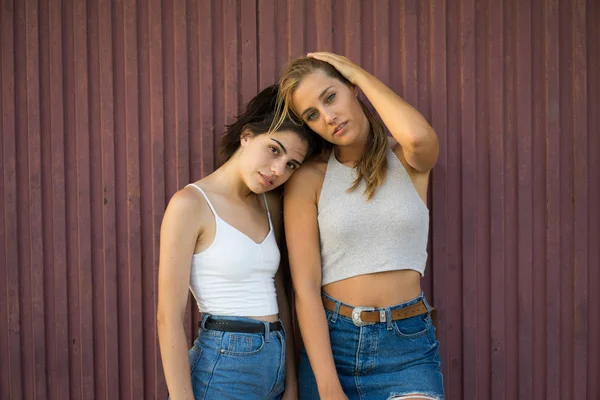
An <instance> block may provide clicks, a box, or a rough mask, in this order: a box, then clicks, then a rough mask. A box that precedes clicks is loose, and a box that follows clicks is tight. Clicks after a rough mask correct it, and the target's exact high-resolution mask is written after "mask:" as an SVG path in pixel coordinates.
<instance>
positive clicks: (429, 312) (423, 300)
mask: <svg viewBox="0 0 600 400" xmlns="http://www.w3.org/2000/svg"><path fill="white" fill-rule="evenodd" d="M421 301H422V302H423V304H424V305H425V308H426V309H427V314H428V315H431V307H429V303H428V302H427V299H426V298H425V294H424V293H423V292H421Z"/></svg>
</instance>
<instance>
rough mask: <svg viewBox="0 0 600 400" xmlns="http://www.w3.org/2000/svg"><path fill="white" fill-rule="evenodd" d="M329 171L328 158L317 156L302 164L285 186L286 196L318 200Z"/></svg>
mask: <svg viewBox="0 0 600 400" xmlns="http://www.w3.org/2000/svg"><path fill="white" fill-rule="evenodd" d="M326 171H327V158H325V157H323V156H315V157H313V158H311V159H310V160H308V161H307V162H305V163H304V164H302V166H301V167H300V168H298V170H297V171H296V172H294V174H293V175H292V177H291V178H290V179H289V180H288V181H287V183H286V184H285V196H289V195H293V196H295V195H300V194H302V195H303V197H304V196H307V195H308V196H310V197H313V196H314V199H315V200H316V199H318V197H319V194H320V192H321V187H322V186H323V180H324V179H325V172H326Z"/></svg>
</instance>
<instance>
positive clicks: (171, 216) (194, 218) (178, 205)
mask: <svg viewBox="0 0 600 400" xmlns="http://www.w3.org/2000/svg"><path fill="white" fill-rule="evenodd" d="M209 216H212V211H211V210H210V207H209V205H208V203H207V202H206V200H205V199H204V196H202V193H200V191H199V190H198V189H196V188H193V187H190V186H186V187H184V188H183V189H180V190H178V191H177V192H175V194H174V195H173V196H172V197H171V199H170V200H169V204H168V205H167V210H166V211H165V216H164V219H163V225H164V224H165V223H168V225H169V226H186V228H188V229H194V230H200V229H201V228H202V226H203V224H204V221H206V218H207V217H209Z"/></svg>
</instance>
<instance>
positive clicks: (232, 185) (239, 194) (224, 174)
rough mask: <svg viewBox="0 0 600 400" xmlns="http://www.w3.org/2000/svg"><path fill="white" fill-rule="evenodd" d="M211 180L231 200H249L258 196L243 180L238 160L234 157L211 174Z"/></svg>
mask: <svg viewBox="0 0 600 400" xmlns="http://www.w3.org/2000/svg"><path fill="white" fill-rule="evenodd" d="M211 178H212V179H211V180H213V181H214V182H213V184H214V185H215V187H217V188H218V189H219V191H220V192H221V193H223V194H224V195H226V196H227V197H231V198H239V199H243V200H245V199H247V198H248V197H250V196H254V195H256V194H255V193H254V192H252V191H251V190H250V189H249V188H248V186H247V185H246V183H245V182H244V181H243V180H242V174H241V172H240V165H239V161H238V158H237V157H236V156H235V155H234V156H233V157H231V158H230V159H229V160H227V161H226V162H225V164H223V165H221V166H220V167H219V168H217V170H216V171H215V172H213V173H212V174H211Z"/></svg>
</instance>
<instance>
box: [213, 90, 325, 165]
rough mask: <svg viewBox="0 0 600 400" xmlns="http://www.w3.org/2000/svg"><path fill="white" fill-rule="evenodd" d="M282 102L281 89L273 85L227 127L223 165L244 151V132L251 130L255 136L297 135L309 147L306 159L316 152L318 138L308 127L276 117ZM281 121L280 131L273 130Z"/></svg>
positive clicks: (255, 98)
mask: <svg viewBox="0 0 600 400" xmlns="http://www.w3.org/2000/svg"><path fill="white" fill-rule="evenodd" d="M277 98H278V86H277V85H271V86H268V87H266V88H264V89H263V90H262V91H261V92H260V93H258V94H257V95H256V96H254V98H253V99H252V100H250V102H249V103H248V105H246V108H245V109H244V111H243V112H242V114H241V115H238V116H237V117H235V120H234V121H233V122H232V123H231V124H229V125H225V128H226V131H225V133H224V134H223V136H222V137H221V146H220V147H221V158H222V159H223V162H225V161H227V160H229V159H230V158H231V157H232V156H233V155H234V154H235V152H236V151H237V150H238V149H239V148H240V146H241V143H240V138H241V136H242V133H243V132H244V130H246V129H247V130H249V131H250V132H252V134H254V135H261V134H264V133H273V132H278V131H283V130H288V131H291V132H294V133H295V134H296V135H298V136H299V137H300V139H302V141H304V142H305V143H307V144H308V151H307V153H306V156H305V159H308V158H309V157H310V156H311V154H312V153H313V152H314V148H315V146H316V142H317V140H316V138H315V137H314V134H313V132H312V131H311V130H310V129H308V127H307V126H302V125H298V124H297V123H295V122H294V121H292V120H290V119H289V118H279V117H277V116H276V114H275V106H276V103H277ZM275 120H277V123H278V126H277V129H270V128H271V127H272V126H273V123H274V122H275Z"/></svg>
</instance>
